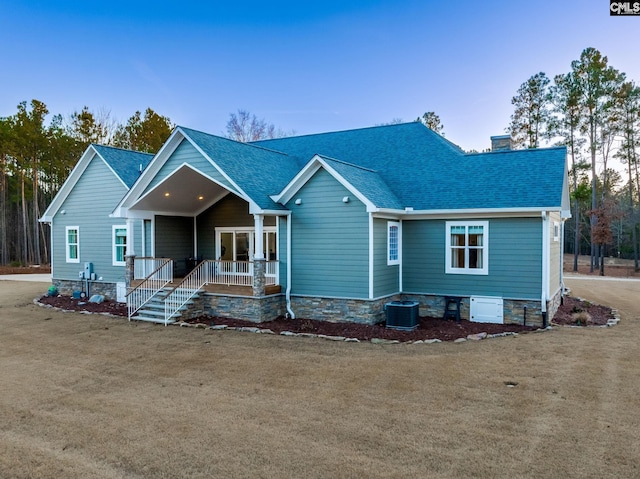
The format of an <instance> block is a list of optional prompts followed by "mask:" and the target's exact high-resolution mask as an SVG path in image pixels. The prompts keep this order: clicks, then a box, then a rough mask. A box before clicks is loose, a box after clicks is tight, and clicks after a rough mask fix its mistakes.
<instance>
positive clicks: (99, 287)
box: [51, 279, 117, 301]
mask: <svg viewBox="0 0 640 479" xmlns="http://www.w3.org/2000/svg"><path fill="white" fill-rule="evenodd" d="M51 283H52V284H53V285H54V286H55V287H56V289H57V290H58V292H59V293H60V294H63V295H65V296H72V295H73V292H74V291H84V289H85V286H86V285H85V281H84V280H77V281H74V280H69V279H54V280H52V281H51ZM89 293H90V294H91V295H94V294H101V295H102V296H104V297H105V298H107V299H111V300H114V301H115V300H116V298H117V286H116V283H107V282H102V281H89Z"/></svg>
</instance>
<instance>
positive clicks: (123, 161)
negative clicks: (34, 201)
mask: <svg viewBox="0 0 640 479" xmlns="http://www.w3.org/2000/svg"><path fill="white" fill-rule="evenodd" d="M152 158H153V155H150V154H148V153H139V152H135V151H129V150H123V149H120V148H113V147H109V146H100V145H90V146H89V147H88V148H87V149H86V150H85V152H84V153H83V155H82V156H81V157H80V160H79V161H78V163H77V164H76V166H75V167H74V169H73V170H72V171H71V173H70V175H69V177H68V178H67V180H66V181H65V182H64V184H63V185H62V188H60V191H59V192H58V194H57V195H56V196H55V197H54V199H53V201H52V202H51V204H50V205H49V207H48V208H47V210H46V211H45V212H44V215H43V216H42V218H40V221H41V222H45V223H49V224H50V225H51V252H52V253H51V269H52V271H51V273H52V280H53V284H54V285H55V286H57V288H58V290H59V291H61V292H64V293H66V294H70V293H72V292H73V291H85V292H86V289H85V288H86V286H87V285H88V284H90V285H91V289H92V292H94V293H97V294H103V295H105V296H107V297H111V298H114V299H115V298H116V297H117V298H119V299H120V300H122V301H125V293H126V288H125V278H124V265H125V256H126V253H127V243H126V241H127V237H126V224H125V222H124V221H123V220H122V218H114V217H112V216H111V213H112V212H113V209H114V208H115V207H116V206H117V205H118V203H119V202H120V200H121V199H122V197H123V196H124V194H125V193H126V192H127V191H129V188H131V186H133V184H134V183H135V181H136V180H137V179H138V177H139V176H140V173H141V172H142V170H144V168H146V167H147V165H148V164H149V162H150V161H151V159H152ZM138 228H139V226H138ZM136 233H137V234H136V235H135V236H136V237H137V241H138V242H140V241H141V236H140V231H136ZM131 241H133V240H131ZM129 244H131V243H129ZM85 262H93V264H95V265H99V268H97V269H96V271H95V273H93V274H94V275H96V276H95V277H96V280H94V281H91V274H92V271H88V272H87V273H88V274H87V278H86V280H85V278H84V276H85V269H84V268H85ZM88 281H91V282H90V283H88ZM118 292H119V294H118Z"/></svg>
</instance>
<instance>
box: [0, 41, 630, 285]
mask: <svg viewBox="0 0 640 479" xmlns="http://www.w3.org/2000/svg"><path fill="white" fill-rule="evenodd" d="M511 102H512V104H513V107H514V110H513V114H512V115H511V118H510V123H509V126H508V127H507V128H506V131H507V132H508V133H509V134H510V135H511V138H512V142H513V145H514V147H515V148H538V147H540V146H549V145H565V146H566V147H567V151H568V156H569V176H570V191H571V211H572V217H573V218H572V220H571V221H570V222H568V223H567V227H566V229H565V232H566V234H565V251H566V252H568V253H573V254H574V270H577V260H578V255H579V254H589V255H590V257H591V270H592V271H593V270H594V269H596V268H600V271H601V274H604V269H603V268H604V261H603V259H604V256H619V257H625V258H633V259H634V260H635V267H636V270H638V262H639V258H638V256H639V254H640V246H639V245H638V242H639V241H640V234H639V233H640V232H639V231H638V224H639V223H640V218H639V216H640V208H639V205H640V172H639V171H638V146H639V142H640V139H639V135H640V87H638V86H637V85H636V84H635V82H634V81H633V80H629V79H627V76H626V74H625V73H623V72H620V71H619V70H617V69H615V68H613V67H612V66H611V65H609V63H608V59H607V57H606V56H604V55H602V54H601V53H600V52H599V51H598V50H596V49H595V48H586V49H585V50H583V51H582V53H581V55H580V58H579V59H577V60H574V61H573V62H571V64H570V66H569V71H568V72H566V73H560V74H557V75H555V76H554V77H553V79H550V78H549V77H548V76H547V75H546V74H545V73H544V72H539V73H536V74H534V75H533V76H531V77H530V78H529V79H528V80H526V81H525V82H524V83H522V85H521V86H520V88H519V89H518V90H517V92H516V94H515V96H513V98H512V101H511ZM47 118H49V111H48V109H47V107H46V105H45V104H44V103H42V102H41V101H39V100H31V102H30V103H27V102H22V103H20V104H19V105H18V106H17V111H16V113H15V114H14V115H11V116H9V117H0V264H3V265H4V264H10V263H18V264H25V265H26V264H40V263H48V262H49V259H50V258H49V254H50V252H49V251H48V248H49V244H50V241H49V231H48V227H47V226H46V225H43V224H41V223H39V222H38V218H40V216H41V215H42V212H43V211H44V210H45V208H46V207H47V205H48V204H49V203H50V202H51V200H52V199H53V197H54V196H55V194H56V193H57V192H58V190H59V189H60V187H61V186H62V184H63V183H64V181H65V179H66V178H67V177H68V175H69V173H70V172H71V170H72V169H73V167H74V166H75V164H76V163H77V161H78V159H79V158H80V155H81V154H82V152H83V151H84V150H85V149H86V148H87V146H88V145H89V144H90V143H97V144H103V145H111V146H116V147H120V148H127V149H131V150H136V151H144V152H149V153H155V152H157V151H158V150H159V149H160V147H161V146H162V145H163V144H164V142H165V141H166V139H167V138H168V137H169V135H170V134H171V131H172V130H173V128H174V126H175V125H173V124H172V122H171V120H170V119H169V118H168V117H165V116H161V115H159V114H157V113H156V112H155V111H153V110H152V109H151V108H147V109H146V110H145V111H144V113H141V112H140V111H136V112H135V113H134V114H133V115H132V116H131V117H130V118H129V119H128V120H127V122H126V123H118V122H117V121H115V120H113V119H112V118H111V117H110V114H109V113H108V112H105V111H99V112H93V111H91V110H89V108H88V107H86V106H85V107H84V108H82V110H80V111H75V112H73V113H72V114H71V115H69V116H68V117H63V116H62V115H60V114H57V115H53V116H51V117H50V120H49V121H48V122H47ZM416 121H419V122H422V123H423V124H425V125H426V126H427V127H429V128H431V129H432V130H434V131H436V132H437V133H439V134H442V135H444V133H443V125H442V123H441V121H440V118H439V117H438V115H436V114H435V113H434V112H432V111H428V112H426V113H425V114H423V115H422V116H421V117H418V118H417V119H416ZM399 122H401V120H398V119H394V120H393V121H392V122H391V124H393V123H399ZM294 133H295V132H293V131H290V132H285V131H283V130H281V129H280V128H276V127H275V125H273V124H271V123H268V122H266V121H265V120H264V119H260V118H257V117H256V115H253V114H251V113H250V112H248V111H246V110H238V111H237V113H231V114H230V117H229V120H228V122H227V124H226V134H225V136H227V137H228V138H231V139H234V140H237V141H255V140H260V139H264V138H276V137H283V136H290V135H292V134H294ZM614 160H618V161H619V162H620V164H622V165H623V166H624V172H619V171H618V170H616V169H615V168H612V162H613V161H614ZM531 167H532V168H536V167H544V166H543V165H531ZM522 187H523V188H525V187H535V185H522Z"/></svg>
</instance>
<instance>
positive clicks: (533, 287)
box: [402, 218, 542, 299]
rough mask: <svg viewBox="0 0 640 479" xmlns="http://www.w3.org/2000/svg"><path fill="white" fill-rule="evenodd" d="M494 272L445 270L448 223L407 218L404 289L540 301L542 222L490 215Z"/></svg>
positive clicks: (490, 259)
mask: <svg viewBox="0 0 640 479" xmlns="http://www.w3.org/2000/svg"><path fill="white" fill-rule="evenodd" d="M488 221H489V265H488V266H489V274H488V275H486V276H483V275H463V274H445V234H446V233H445V221H444V220H431V221H428V220H424V221H404V222H403V223H402V226H403V260H404V261H403V290H404V292H410V293H430V294H442V295H446V294H450V295H460V296H470V295H488V296H500V297H503V298H512V299H537V298H539V297H540V294H541V292H542V283H541V278H542V220H541V219H540V218H516V219H510V218H509V219H507V218H500V219H489V220H488Z"/></svg>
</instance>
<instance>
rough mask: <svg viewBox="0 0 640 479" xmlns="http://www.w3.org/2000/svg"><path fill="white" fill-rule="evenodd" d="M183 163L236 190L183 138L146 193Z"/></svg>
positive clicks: (231, 189)
mask: <svg viewBox="0 0 640 479" xmlns="http://www.w3.org/2000/svg"><path fill="white" fill-rule="evenodd" d="M183 163H187V164H188V165H190V166H192V167H193V168H195V169H196V170H198V171H200V172H201V173H203V174H205V175H207V176H209V177H210V178H212V179H213V180H214V181H217V182H218V183H220V184H221V185H223V186H224V187H225V188H227V189H229V190H230V191H236V190H235V188H233V186H231V183H229V181H228V180H227V179H226V178H225V177H224V176H222V174H221V173H220V172H219V171H218V170H217V169H216V168H215V167H214V166H213V165H212V164H211V163H210V162H209V161H208V160H207V159H206V158H205V157H204V156H202V155H201V154H200V152H198V150H196V149H195V148H194V147H193V145H192V144H191V143H189V142H188V141H187V140H182V143H180V145H179V146H178V147H177V148H176V149H175V151H174V152H173V153H172V154H171V157H169V159H168V160H167V161H166V163H165V164H164V165H162V168H160V171H159V172H158V173H157V174H156V176H155V178H153V180H151V183H150V184H149V186H147V188H146V189H145V192H144V193H147V192H148V191H150V190H152V189H153V188H154V187H155V186H157V185H158V184H160V183H161V182H162V181H164V180H165V179H166V178H167V177H168V176H169V175H170V174H171V173H173V172H174V171H175V170H176V169H177V168H179V167H180V166H181V165H182V164H183ZM144 193H143V195H144ZM143 195H140V196H143Z"/></svg>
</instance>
